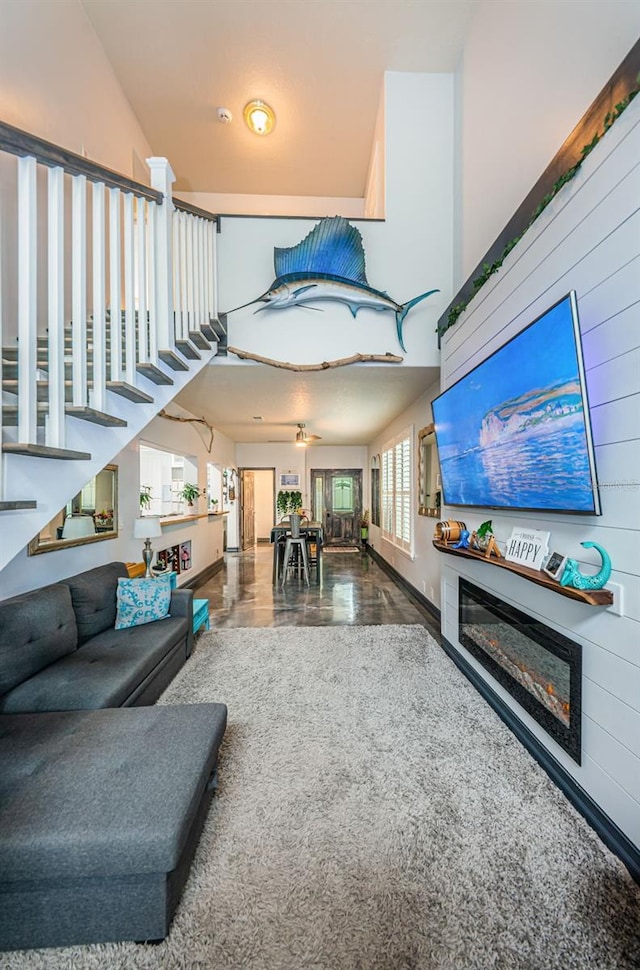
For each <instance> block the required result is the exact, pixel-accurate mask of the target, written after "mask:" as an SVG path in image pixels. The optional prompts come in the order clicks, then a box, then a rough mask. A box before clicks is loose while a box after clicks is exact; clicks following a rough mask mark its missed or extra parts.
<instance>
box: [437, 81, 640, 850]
mask: <svg viewBox="0 0 640 970" xmlns="http://www.w3.org/2000/svg"><path fill="white" fill-rule="evenodd" d="M639 159H640V98H637V99H636V100H635V101H634V102H632V104H631V106H630V107H629V108H628V109H627V110H626V112H625V113H624V115H623V116H622V117H621V118H620V119H619V120H618V121H617V122H616V123H615V124H614V126H613V127H612V128H611V130H610V131H609V132H608V134H607V135H606V136H605V137H604V139H603V140H602V141H601V142H600V144H599V145H598V146H597V147H596V148H595V149H594V150H593V152H592V153H591V154H590V155H589V156H588V158H587V159H586V160H585V162H584V163H583V165H582V168H581V169H580V172H579V173H578V175H577V176H576V177H575V178H574V179H573V181H572V182H570V183H569V184H568V185H566V186H565V187H564V188H563V189H562V191H561V192H560V193H559V194H558V195H557V196H556V198H555V199H554V200H553V202H552V203H551V204H550V205H549V206H548V207H547V209H546V210H545V212H544V213H543V214H542V216H540V218H539V219H538V220H537V221H536V223H535V224H534V226H533V227H532V228H531V229H530V230H529V232H528V233H527V234H526V235H525V236H524V238H523V239H522V240H521V242H520V243H519V244H518V246H517V247H516V248H515V249H514V250H513V251H512V252H511V253H510V255H509V257H508V259H507V260H506V261H505V263H504V265H503V267H502V269H501V270H500V272H499V273H498V274H497V275H496V276H495V277H493V278H492V280H491V281H490V282H489V283H488V284H487V285H486V286H485V287H483V288H482V290H481V291H480V293H479V294H478V296H476V298H475V299H474V300H473V301H472V302H471V304H470V305H469V307H468V309H467V311H466V312H465V314H464V315H463V317H461V318H460V321H459V322H458V324H457V325H456V326H455V327H453V328H452V329H451V330H449V331H448V332H447V334H446V335H445V339H444V343H443V359H442V381H443V387H447V386H449V385H450V384H452V383H453V382H455V381H456V380H458V379H459V378H460V377H462V376H463V375H464V374H465V373H467V372H468V371H469V370H470V369H471V368H472V367H473V366H474V365H476V364H477V363H479V362H480V361H482V360H483V359H484V358H485V357H487V355H488V354H490V353H491V352H492V351H494V350H496V349H497V348H498V347H499V346H501V345H502V344H503V343H504V342H505V341H506V340H507V339H508V338H509V337H511V336H513V335H515V334H516V333H518V332H519V331H520V330H521V329H522V328H523V327H524V326H526V325H527V324H528V323H530V322H531V321H532V320H534V319H535V318H536V317H537V316H538V315H539V314H540V313H542V312H543V311H544V310H545V309H547V308H548V307H549V306H551V305H552V304H553V303H555V302H556V301H557V300H558V299H560V298H561V297H563V296H564V295H565V294H566V293H567V292H568V291H569V290H570V289H575V290H576V293H577V298H578V308H579V314H580V321H581V331H582V341H583V349H584V358H585V369H586V378H587V385H588V393H589V402H590V410H591V418H592V425H593V435H594V445H595V454H596V465H597V468H598V476H599V481H600V490H601V501H602V508H603V514H602V516H600V517H595V516H593V517H584V516H569V515H548V514H547V515H545V514H535V513H511V514H508V515H507V514H504V513H496V512H495V511H493V510H491V511H489V510H485V511H483V510H482V509H464V510H462V509H460V508H449V509H447V508H446V507H445V508H444V509H443V513H442V514H443V518H447V517H450V518H454V519H459V518H461V517H462V518H463V519H464V520H465V521H466V523H467V525H468V526H469V527H470V528H475V527H476V526H477V525H478V524H479V523H480V522H481V521H482V520H483V519H486V518H491V519H492V520H493V528H494V532H495V534H496V537H497V538H498V539H499V540H507V539H508V537H509V535H510V534H511V530H512V528H513V527H515V526H520V527H523V526H525V527H526V526H529V527H532V528H534V529H540V530H543V531H550V532H551V544H552V547H553V548H554V549H557V550H559V551H561V552H563V553H564V554H566V555H569V556H572V557H574V558H576V559H578V560H579V561H580V562H581V564H582V568H583V570H584V572H585V573H589V572H591V573H593V572H594V571H595V565H596V563H599V558H598V557H597V556H596V555H593V554H592V552H591V551H587V550H584V549H582V548H581V546H580V543H581V542H582V541H584V540H591V541H595V542H598V543H599V544H600V545H601V546H603V547H604V548H605V549H606V550H607V551H608V553H609V554H610V556H611V559H612V562H613V573H612V577H611V580H612V582H615V583H617V584H619V585H620V586H621V587H622V589H623V595H624V615H623V616H618V615H615V613H614V612H613V610H612V609H611V608H605V607H591V606H588V605H586V604H584V603H580V602H575V601H573V600H569V599H566V598H564V597H562V596H560V595H558V594H556V593H555V592H553V591H549V590H547V589H543V588H541V587H539V586H536V585H533V584H531V583H529V582H526V581H525V580H523V579H522V578H520V577H519V576H517V575H515V574H513V573H509V572H507V571H506V570H503V569H495V568H492V567H490V566H487V565H484V564H481V563H474V562H469V561H465V560H459V559H454V558H453V557H450V556H446V557H443V563H442V567H443V585H442V597H443V605H442V618H443V633H444V635H445V636H446V637H447V639H448V640H449V641H450V642H451V643H452V644H454V645H455V646H456V647H457V648H458V649H459V650H460V652H461V653H462V654H463V655H464V656H465V658H466V659H467V660H468V661H469V662H470V663H471V664H472V665H473V666H474V667H476V668H477V669H478V671H479V673H480V675H481V676H482V677H483V678H484V679H485V680H487V681H488V682H489V683H490V684H491V686H492V688H493V689H494V690H495V691H496V692H497V693H498V694H499V695H500V696H502V697H503V698H504V699H505V702H506V703H507V704H508V705H509V706H510V707H512V708H513V709H514V710H515V711H516V712H517V714H518V716H519V717H520V718H521V720H522V721H524V723H525V724H526V725H527V726H528V727H529V728H530V729H531V731H532V732H533V733H534V734H535V735H536V736H537V737H538V738H539V739H540V740H541V741H542V743H543V744H545V745H546V746H547V747H548V748H549V750H550V751H551V753H552V754H553V755H554V756H555V757H556V758H557V760H558V761H560V762H561V763H562V764H563V766H564V767H565V769H566V770H567V771H568V772H569V774H571V775H572V776H573V777H574V778H575V779H576V781H577V782H578V783H579V784H580V785H581V786H582V788H584V789H585V790H586V791H587V792H588V794H589V795H591V797H592V798H593V799H595V801H596V802H597V803H598V804H599V805H600V807H601V808H602V809H603V811H604V812H606V814H608V815H609V816H610V818H612V819H613V821H614V822H615V823H616V824H617V825H618V826H619V827H620V829H622V831H623V832H624V833H625V834H626V835H627V836H628V837H629V838H630V839H631V840H632V841H633V842H634V843H635V844H636V845H640V744H639V739H640V650H639V645H640V567H639V565H638V563H639V559H638V546H639V541H638V540H639V533H640V521H639V518H638V507H639V505H638V495H639V490H640V448H639V447H638V439H639V438H640V354H639V351H638V319H639V312H638V311H639V307H640V215H639V213H638V199H640V163H639ZM458 575H464V576H466V577H468V578H469V579H470V580H471V581H472V582H474V583H476V584H477V585H480V586H482V587H484V588H486V589H488V590H489V591H490V592H492V593H494V594H495V595H497V596H499V597H500V598H502V599H504V600H506V601H507V602H510V603H513V604H515V605H516V606H518V607H519V608H520V609H523V610H524V611H525V612H527V613H529V614H530V615H532V616H534V617H536V618H538V619H540V620H542V621H543V622H545V623H547V624H549V625H550V626H552V627H553V628H555V629H557V630H559V631H560V632H561V633H563V634H565V635H567V636H568V637H569V638H571V639H574V640H577V641H578V642H579V643H581V644H582V646H583V720H582V725H583V742H582V744H583V763H582V766H578V765H576V764H575V762H573V761H572V760H571V759H570V758H569V757H568V756H567V755H566V753H565V752H564V751H563V750H562V749H561V748H560V747H559V746H558V745H557V744H556V743H555V742H554V741H552V740H551V739H550V738H549V737H548V735H546V733H545V732H544V731H543V729H542V728H541V727H540V726H539V725H537V724H536V722H534V721H533V719H532V718H531V717H530V716H529V715H528V714H527V713H526V712H525V711H523V710H522V709H520V707H519V705H518V704H517V703H516V702H515V701H514V700H513V699H512V698H510V696H509V695H508V694H507V693H506V692H505V691H504V690H503V689H502V688H501V687H500V685H499V684H497V683H496V682H494V681H493V680H492V678H491V677H490V676H489V675H488V673H487V672H486V671H485V670H484V668H483V667H481V666H480V665H479V664H477V663H476V661H475V660H474V659H473V658H472V657H471V656H470V655H469V654H468V653H467V652H466V651H465V650H464V648H463V647H461V646H460V643H459V640H458V631H457V581H458Z"/></svg>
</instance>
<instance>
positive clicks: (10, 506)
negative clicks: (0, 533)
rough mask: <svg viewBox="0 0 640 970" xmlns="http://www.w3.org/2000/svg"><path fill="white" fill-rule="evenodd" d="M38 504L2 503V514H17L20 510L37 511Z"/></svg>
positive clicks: (0, 506)
mask: <svg viewBox="0 0 640 970" xmlns="http://www.w3.org/2000/svg"><path fill="white" fill-rule="evenodd" d="M37 508H38V503H37V502H31V501H26V502H11V501H8V502H0V512H17V511H18V510H19V509H37Z"/></svg>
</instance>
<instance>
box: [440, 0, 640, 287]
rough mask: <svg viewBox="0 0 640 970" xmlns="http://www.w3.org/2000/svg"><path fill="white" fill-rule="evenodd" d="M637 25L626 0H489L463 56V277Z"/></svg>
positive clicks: (639, 12) (634, 6) (639, 15)
mask: <svg viewBox="0 0 640 970" xmlns="http://www.w3.org/2000/svg"><path fill="white" fill-rule="evenodd" d="M639 34H640V4H638V3H636V2H629V0H580V2H577V0H518V2H517V3H514V2H511V3H505V2H504V0H484V2H483V3H481V4H479V5H478V10H477V13H476V16H475V18H474V20H473V22H472V25H471V28H470V30H469V33H468V35H467V38H466V41H465V46H464V54H463V58H462V62H461V65H460V75H461V77H460V95H461V110H462V120H461V137H462V153H463V154H462V170H461V180H462V181H461V186H460V189H461V193H462V219H463V225H462V233H463V239H462V253H463V258H462V274H463V275H462V278H458V279H457V281H456V287H458V286H459V285H461V283H462V282H464V279H466V277H467V276H468V275H469V274H470V273H471V272H472V271H473V269H474V268H475V267H476V265H477V264H478V263H479V262H480V260H481V259H482V257H483V256H484V254H485V252H486V251H487V249H488V248H489V246H490V245H491V243H492V242H493V241H494V239H495V238H496V237H497V236H498V234H499V233H500V231H501V230H502V229H503V227H504V226H505V225H506V224H507V222H508V221H509V219H510V218H511V216H512V215H513V213H514V212H515V210H516V209H517V208H518V206H519V205H520V203H521V202H522V200H523V199H524V198H525V196H526V195H527V193H528V192H529V190H530V189H531V188H532V186H533V185H534V183H535V182H536V181H537V179H538V178H539V177H540V175H541V174H542V172H543V171H544V169H545V168H546V167H547V165H548V163H549V162H550V161H551V159H552V158H553V156H554V155H555V153H556V152H557V151H558V149H559V148H560V146H561V145H562V143H563V142H564V140H565V139H566V138H567V136H568V135H569V133H570V132H571V131H572V129H573V128H574V126H575V125H576V124H577V123H578V121H579V120H580V118H581V117H582V115H583V114H584V112H585V111H586V110H587V108H588V107H589V105H590V104H591V102H592V101H593V100H594V99H595V97H596V96H597V95H598V93H599V92H600V90H601V89H602V88H603V87H604V85H605V84H606V82H607V81H608V79H609V78H610V77H611V75H612V74H613V72H614V71H615V70H616V68H617V67H618V65H619V64H620V63H621V61H622V60H623V59H624V57H625V56H626V55H627V54H628V52H629V51H630V49H631V48H632V46H633V44H634V43H635V41H636V40H637V38H638V35H639Z"/></svg>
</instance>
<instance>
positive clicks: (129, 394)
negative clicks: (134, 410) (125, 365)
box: [107, 381, 153, 404]
mask: <svg viewBox="0 0 640 970" xmlns="http://www.w3.org/2000/svg"><path fill="white" fill-rule="evenodd" d="M107 390H108V391H113V393H114V394H119V395H120V397H126V398H128V399H129V400H130V401H134V402H135V404H153V398H152V397H151V395H150V394H145V392H144V391H141V390H140V389H139V388H137V387H134V386H133V384H127V382H126V381H107Z"/></svg>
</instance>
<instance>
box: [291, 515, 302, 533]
mask: <svg viewBox="0 0 640 970" xmlns="http://www.w3.org/2000/svg"><path fill="white" fill-rule="evenodd" d="M301 522H302V516H301V515H300V514H299V513H298V512H291V514H290V515H289V523H290V526H291V537H292V538H293V539H298V538H299V537H300V523H301Z"/></svg>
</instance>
